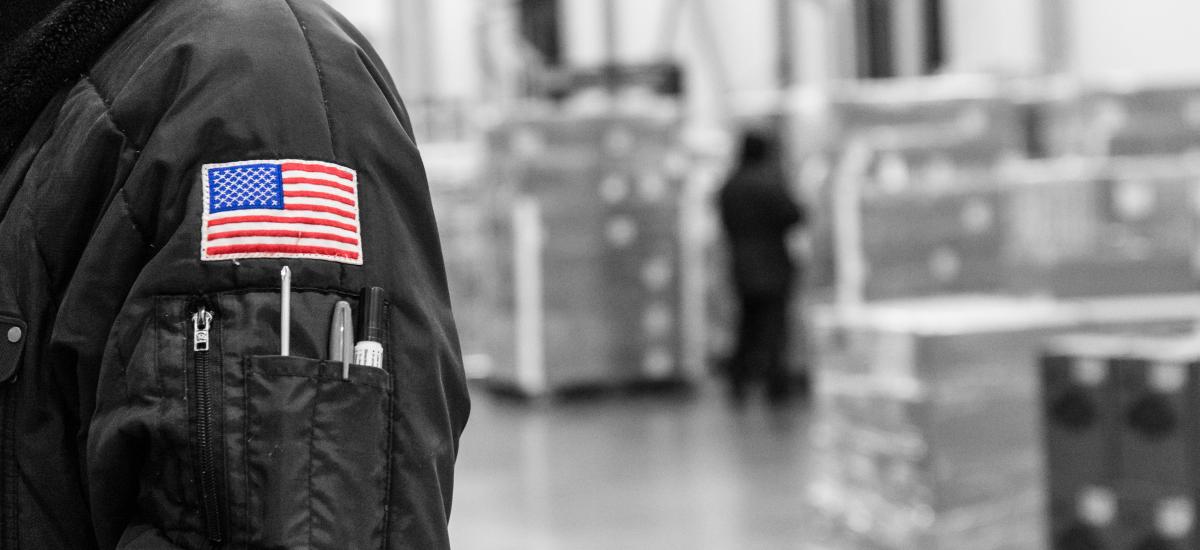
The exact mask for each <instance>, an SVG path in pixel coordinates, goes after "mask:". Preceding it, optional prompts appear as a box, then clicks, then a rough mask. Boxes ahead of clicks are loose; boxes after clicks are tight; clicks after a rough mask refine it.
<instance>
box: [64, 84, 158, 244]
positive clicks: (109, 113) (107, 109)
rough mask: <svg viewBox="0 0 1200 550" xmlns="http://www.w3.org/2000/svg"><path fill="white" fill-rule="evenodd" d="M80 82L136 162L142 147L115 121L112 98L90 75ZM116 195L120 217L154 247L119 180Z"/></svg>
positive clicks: (143, 241)
mask: <svg viewBox="0 0 1200 550" xmlns="http://www.w3.org/2000/svg"><path fill="white" fill-rule="evenodd" d="M81 82H83V83H85V84H87V86H88V87H89V88H91V90H92V93H93V94H95V96H96V98H97V99H99V100H100V104H101V105H103V106H104V116H105V118H107V119H108V121H109V122H110V123H112V125H113V129H114V130H116V131H117V133H118V134H120V135H121V138H122V139H123V140H124V143H125V145H122V147H124V148H126V149H128V148H129V147H130V145H129V144H132V146H133V147H132V149H133V162H137V160H138V158H140V157H141V155H142V149H143V148H144V147H143V146H142V145H140V144H138V143H136V142H134V141H133V140H131V139H129V133H128V132H126V131H125V129H124V128H122V127H121V123H120V122H118V121H117V117H116V116H115V115H114V114H113V106H112V105H113V104H112V100H110V99H109V98H108V97H107V96H105V95H104V92H103V91H101V90H100V86H99V85H97V84H96V81H94V80H92V77H91V75H88V74H85V75H83V78H82V79H81ZM117 195H118V198H120V199H121V204H122V205H123V206H124V209H123V212H122V214H123V216H122V217H124V218H125V219H126V220H127V221H128V222H129V225H130V226H131V227H133V230H134V232H136V233H137V234H138V237H141V239H142V244H143V245H145V246H148V247H150V248H154V240H153V239H151V238H150V236H149V235H148V234H147V233H146V230H145V228H144V227H142V225H141V224H140V223H138V221H137V220H136V219H135V218H134V216H133V208H132V206H131V205H130V204H129V194H128V191H127V189H126V187H125V182H121V184H120V187H119V188H118V190H117Z"/></svg>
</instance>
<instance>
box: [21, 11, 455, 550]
mask: <svg viewBox="0 0 1200 550" xmlns="http://www.w3.org/2000/svg"><path fill="white" fill-rule="evenodd" d="M52 8H53V10H52ZM34 22H38V23H36V24H34ZM0 33H2V34H3V36H0V45H2V46H3V49H0V548H2V549H4V550H91V549H97V548H99V549H110V548H122V549H129V550H135V549H154V550H158V549H172V548H186V549H210V548H211V549H260V548H324V549H332V548H337V549H342V548H356V549H368V548H369V549H391V550H397V549H406V550H439V549H448V548H449V547H450V543H449V540H448V528H447V522H448V518H449V514H450V507H451V495H452V493H453V483H454V463H455V459H456V455H457V452H458V442H459V437H460V434H461V433H462V430H463V428H464V426H465V423H466V421H467V416H468V411H469V409H470V405H469V400H468V395H467V388H466V382H465V377H464V374H463V368H462V359H461V351H460V350H459V344H458V336H457V332H456V329H455V326H454V320H453V316H452V314H451V310H450V300H449V296H448V293H447V290H446V280H445V273H444V270H445V268H444V265H443V261H442V255H441V249H440V244H439V239H438V233H437V227H436V224H435V222H434V218H433V213H432V208H431V205H430V197H429V189H428V184H427V182H426V176H425V171H424V168H423V166H422V162H421V158H420V156H419V155H418V152H417V148H416V144H415V143H414V141H413V137H412V136H413V133H412V126H411V124H410V122H409V117H408V113H407V112H406V110H405V108H404V106H403V104H402V103H401V101H400V98H399V95H398V94H397V92H396V90H395V88H394V86H393V84H392V82H391V78H390V77H389V76H388V74H387V72H386V71H385V70H384V68H383V64H382V63H381V62H380V60H379V58H378V57H377V56H376V54H375V53H374V52H373V51H372V49H371V47H370V46H369V45H368V44H367V43H366V41H365V40H364V39H363V37H362V35H361V34H359V32H358V31H357V30H355V29H354V28H353V27H352V26H350V24H349V23H347V22H346V21H345V20H344V19H343V18H342V17H341V16H340V15H338V14H337V13H336V12H334V11H333V10H332V9H331V8H330V7H328V6H327V5H325V4H324V3H322V2H319V1H317V0H63V1H61V2H55V1H47V0H5V1H4V2H3V3H0ZM268 159H280V160H282V159H299V160H303V161H313V162H324V163H331V164H336V165H339V166H344V167H348V168H351V169H353V170H355V171H356V173H357V178H356V185H357V187H356V189H357V191H356V192H357V203H355V204H356V205H355V206H354V207H355V208H357V211H356V212H357V213H356V214H355V216H356V217H355V219H356V220H357V221H358V222H359V223H360V224H361V231H358V233H357V234H358V235H359V237H360V239H361V240H360V241H359V242H360V243H361V247H362V254H361V256H360V258H361V259H362V265H350V264H347V263H337V262H333V261H325V260H322V259H315V258H313V257H288V258H287V259H281V258H278V257H276V258H243V259H240V260H237V261H233V260H221V261H202V260H201V238H202V231H201V220H202V212H205V211H206V210H205V209H206V207H205V206H204V201H203V199H202V197H203V196H204V195H203V193H202V191H203V189H204V187H205V184H204V183H203V180H202V177H201V175H202V167H203V166H205V165H206V164H213V163H228V162H239V161H263V160H268ZM284 264H287V265H288V266H289V267H290V268H291V271H292V274H293V281H294V283H293V293H292V300H291V311H292V323H291V329H290V334H291V353H290V354H289V355H288V356H283V357H281V356H279V355H278V354H279V353H280V338H281V334H280V327H279V314H280V307H281V306H280V270H281V267H282V266H283V265H284ZM366 286H380V287H383V288H384V289H385V290H386V293H387V294H386V295H387V300H386V304H385V306H384V312H385V313H384V315H383V323H384V328H385V332H386V337H385V338H384V342H383V346H384V349H385V356H386V359H385V361H384V363H383V368H382V369H378V368H374V367H352V370H351V374H350V376H349V377H345V378H344V377H343V376H342V375H341V366H340V364H335V363H332V362H327V361H323V360H321V358H323V357H326V348H327V345H328V335H329V331H330V328H329V327H330V319H331V313H332V311H333V309H334V304H335V303H336V302H337V301H339V300H347V301H349V302H351V304H355V302H356V298H357V294H358V291H359V289H360V288H362V287H366ZM355 307H356V311H357V310H358V308H357V306H355ZM200 308H205V309H204V311H206V312H208V313H211V314H212V315H213V317H212V321H211V331H210V333H209V349H208V351H205V352H204V355H199V354H198V353H197V346H196V345H195V344H194V342H198V341H200V334H201V332H200V331H199V329H197V328H196V326H197V322H196V321H194V318H197V315H198V312H199V311H200ZM360 330H361V327H360ZM360 336H361V333H360Z"/></svg>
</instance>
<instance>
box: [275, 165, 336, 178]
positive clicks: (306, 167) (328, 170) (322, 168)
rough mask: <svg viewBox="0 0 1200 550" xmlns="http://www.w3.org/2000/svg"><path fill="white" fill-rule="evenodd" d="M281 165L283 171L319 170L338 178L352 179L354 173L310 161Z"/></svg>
mask: <svg viewBox="0 0 1200 550" xmlns="http://www.w3.org/2000/svg"><path fill="white" fill-rule="evenodd" d="M282 167H283V170H285V171H286V170H301V171H304V172H319V173H321V174H329V175H331V176H337V177H339V178H342V179H346V180H353V179H354V174H351V173H350V172H347V171H345V170H342V169H340V168H334V167H332V166H325V165H324V164H312V163H308V162H285V163H283V164H282Z"/></svg>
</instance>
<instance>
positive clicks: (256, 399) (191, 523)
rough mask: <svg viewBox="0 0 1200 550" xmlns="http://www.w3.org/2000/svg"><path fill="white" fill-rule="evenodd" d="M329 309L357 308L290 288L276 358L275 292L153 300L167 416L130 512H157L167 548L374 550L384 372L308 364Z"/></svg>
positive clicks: (384, 439) (379, 520) (322, 338)
mask: <svg viewBox="0 0 1200 550" xmlns="http://www.w3.org/2000/svg"><path fill="white" fill-rule="evenodd" d="M339 300H346V301H349V302H351V305H352V307H355V308H357V304H355V303H354V302H355V299H354V298H352V297H346V296H342V295H339V294H335V293H328V292H318V291H297V292H293V294H292V327H291V354H290V355H288V356H280V355H278V350H279V341H280V339H279V293H278V292H277V291H276V292H267V291H264V292H238V293H226V294H218V295H215V296H211V297H204V298H160V299H159V300H158V301H157V304H156V311H157V313H156V317H157V323H156V324H155V327H154V328H153V330H154V331H155V332H156V338H157V344H156V346H155V347H156V352H155V353H156V357H155V365H156V368H155V370H156V372H155V373H154V377H155V378H156V380H157V381H158V382H157V383H159V384H161V385H162V387H161V388H160V389H159V390H158V392H156V393H161V394H162V395H164V397H166V398H167V399H166V401H168V402H169V409H170V411H172V412H168V413H166V414H164V415H163V417H164V423H165V424H164V425H163V426H161V427H160V429H159V430H158V432H159V434H160V436H159V437H157V438H155V439H156V440H157V441H155V442H153V443H154V446H156V447H159V448H160V450H159V451H158V452H153V451H152V452H151V453H150V455H151V456H150V461H151V462H153V461H164V462H166V463H167V464H151V465H150V467H149V468H147V469H146V471H145V474H146V475H144V476H143V479H142V483H143V491H142V496H141V500H142V502H141V503H140V504H141V505H140V506H139V507H140V508H141V509H142V510H144V511H168V513H164V514H163V515H162V516H161V517H158V518H156V519H155V521H154V522H155V523H156V524H158V525H157V526H158V527H159V528H161V529H163V531H164V532H165V533H168V534H173V535H174V536H172V538H173V539H174V541H175V542H176V543H179V544H181V545H184V546H187V547H196V548H200V547H213V546H218V545H224V546H229V547H242V546H250V547H253V548H376V547H380V546H381V545H382V541H383V536H384V522H385V514H386V499H387V494H388V489H389V483H390V479H389V477H388V472H390V471H391V468H390V460H391V449H390V448H389V442H390V437H389V434H390V432H391V410H392V375H391V373H390V368H391V366H390V365H389V364H388V363H387V362H386V361H385V364H384V368H376V367H368V366H361V365H350V367H349V369H348V371H343V365H342V363H341V362H337V363H334V362H330V361H327V360H323V359H320V358H321V357H324V356H325V355H326V350H327V348H328V339H329V332H330V324H331V319H332V315H331V314H332V312H333V310H334V307H335V304H336V303H337V302H338V301H339ZM385 318H386V316H385ZM385 357H386V354H385ZM172 418H174V419H177V420H178V421H182V422H178V423H176V422H173V421H172V420H171V419H172ZM172 463H177V464H172ZM164 472H165V473H169V475H163V474H164Z"/></svg>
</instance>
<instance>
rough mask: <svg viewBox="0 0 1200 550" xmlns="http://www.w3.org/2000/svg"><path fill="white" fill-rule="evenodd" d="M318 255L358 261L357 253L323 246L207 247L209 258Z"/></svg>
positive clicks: (258, 245) (247, 245)
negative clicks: (239, 255) (228, 255)
mask: <svg viewBox="0 0 1200 550" xmlns="http://www.w3.org/2000/svg"><path fill="white" fill-rule="evenodd" d="M274 253H278V254H320V255H323V256H337V257H338V258H348V259H351V260H357V259H358V253H357V252H351V251H348V250H340V249H337V248H326V247H323V246H301V245H290V244H235V245H229V246H210V247H208V255H209V256H224V255H226V254H274Z"/></svg>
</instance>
